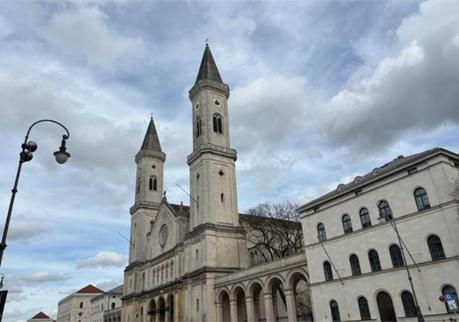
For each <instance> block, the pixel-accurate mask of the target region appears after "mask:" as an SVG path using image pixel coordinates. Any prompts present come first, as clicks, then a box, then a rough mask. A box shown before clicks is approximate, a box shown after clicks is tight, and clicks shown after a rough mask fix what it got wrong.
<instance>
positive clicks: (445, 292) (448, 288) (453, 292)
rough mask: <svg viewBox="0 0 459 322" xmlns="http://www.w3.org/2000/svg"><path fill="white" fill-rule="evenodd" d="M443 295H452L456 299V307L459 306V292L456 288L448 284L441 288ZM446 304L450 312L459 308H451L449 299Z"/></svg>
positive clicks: (447, 310)
mask: <svg viewBox="0 0 459 322" xmlns="http://www.w3.org/2000/svg"><path fill="white" fill-rule="evenodd" d="M441 292H442V294H443V296H445V297H448V296H449V297H452V298H453V299H454V301H455V302H456V307H459V300H458V298H457V293H456V289H455V288H454V287H452V286H450V285H446V286H445V287H443V289H442V290H441ZM445 305H446V312H448V313H456V312H455V311H457V310H454V309H453V308H451V307H450V306H449V305H448V301H445Z"/></svg>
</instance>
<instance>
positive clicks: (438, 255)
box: [427, 234, 446, 261]
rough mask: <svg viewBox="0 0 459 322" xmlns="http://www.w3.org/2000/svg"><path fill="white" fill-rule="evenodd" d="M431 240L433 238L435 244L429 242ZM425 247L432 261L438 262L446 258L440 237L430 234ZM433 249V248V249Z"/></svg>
mask: <svg viewBox="0 0 459 322" xmlns="http://www.w3.org/2000/svg"><path fill="white" fill-rule="evenodd" d="M432 238H435V239H436V240H435V244H433V243H432V242H431V240H432ZM427 247H428V248H429V253H430V257H431V258H432V261H438V260H442V259H445V258H446V254H445V249H444V248H443V243H442V242H441V239H440V237H438V235H436V234H431V235H429V237H427ZM434 247H435V248H434Z"/></svg>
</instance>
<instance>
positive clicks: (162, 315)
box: [158, 297, 166, 322]
mask: <svg viewBox="0 0 459 322" xmlns="http://www.w3.org/2000/svg"><path fill="white" fill-rule="evenodd" d="M158 309H159V322H166V301H164V298H163V297H160V298H159V300H158Z"/></svg>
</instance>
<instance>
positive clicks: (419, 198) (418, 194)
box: [414, 188, 430, 211]
mask: <svg viewBox="0 0 459 322" xmlns="http://www.w3.org/2000/svg"><path fill="white" fill-rule="evenodd" d="M414 200H415V201H416V206H417V207H418V211H421V210H424V209H428V208H430V202H429V197H427V192H426V190H425V189H424V188H417V189H416V190H414Z"/></svg>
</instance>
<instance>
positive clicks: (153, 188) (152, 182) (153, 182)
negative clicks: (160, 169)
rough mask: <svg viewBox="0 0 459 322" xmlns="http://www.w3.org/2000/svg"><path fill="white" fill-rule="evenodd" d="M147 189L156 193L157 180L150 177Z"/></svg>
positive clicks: (154, 177)
mask: <svg viewBox="0 0 459 322" xmlns="http://www.w3.org/2000/svg"><path fill="white" fill-rule="evenodd" d="M148 188H149V189H150V191H158V180H157V179H156V176H151V177H150V180H149V182H148Z"/></svg>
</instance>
